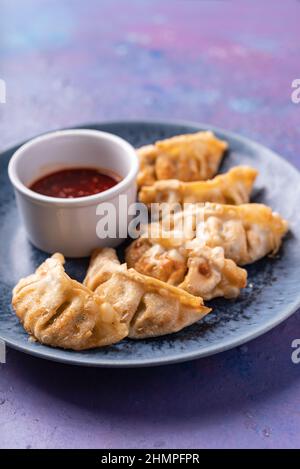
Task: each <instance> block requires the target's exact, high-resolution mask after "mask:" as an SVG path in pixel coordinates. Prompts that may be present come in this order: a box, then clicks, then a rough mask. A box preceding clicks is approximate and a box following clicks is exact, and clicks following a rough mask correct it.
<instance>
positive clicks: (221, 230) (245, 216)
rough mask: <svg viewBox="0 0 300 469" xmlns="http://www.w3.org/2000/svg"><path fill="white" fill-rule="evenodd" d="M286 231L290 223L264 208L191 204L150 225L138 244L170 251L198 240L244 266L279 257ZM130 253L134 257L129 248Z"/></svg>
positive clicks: (261, 206) (261, 205) (258, 206)
mask: <svg viewBox="0 0 300 469" xmlns="http://www.w3.org/2000/svg"><path fill="white" fill-rule="evenodd" d="M287 230H288V223H287V221H286V220H284V219H283V218H281V217H280V215H278V213H275V212H272V210H271V208H270V207H267V206H266V205H263V204H242V205H222V204H213V203H205V204H190V205H189V207H188V208H187V209H186V210H182V211H180V212H177V213H175V214H173V215H172V214H171V216H170V217H169V218H167V217H166V218H163V219H162V220H161V221H160V222H156V223H152V224H150V225H147V226H146V232H145V233H144V234H143V235H142V237H141V238H140V239H139V240H138V243H139V245H140V246H141V245H142V244H143V242H146V243H150V244H159V245H161V246H163V247H166V248H168V249H170V248H172V247H178V246H183V245H184V244H185V242H186V241H189V240H193V239H195V238H197V239H198V240H200V241H201V243H202V244H203V245H207V246H210V247H216V246H220V247H223V249H224V253H225V257H226V258H228V259H232V260H233V261H235V262H236V263H237V264H238V265H245V264H250V263H252V262H255V261H257V260H258V259H261V258H262V257H264V256H266V255H267V254H276V252H277V251H278V249H279V248H280V245H281V242H282V238H283V236H284V235H285V234H286V232H287ZM144 238H145V239H146V241H143V239H144ZM135 242H136V241H135ZM139 249H141V247H140V248H139ZM128 252H129V255H131V254H130V248H129V250H128Z"/></svg>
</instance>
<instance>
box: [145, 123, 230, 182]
mask: <svg viewBox="0 0 300 469" xmlns="http://www.w3.org/2000/svg"><path fill="white" fill-rule="evenodd" d="M227 147H228V145H227V143H226V142H224V141H223V140H219V139H218V138H216V137H215V135H214V134H213V133H212V132H210V131H207V132H196V133H194V134H183V135H177V136H175V137H171V138H167V139H165V140H160V141H157V142H155V144H153V145H145V146H143V147H141V148H139V149H138V150H137V153H138V156H139V159H140V172H139V174H138V178H137V183H138V186H139V187H141V186H145V185H147V186H148V185H152V184H153V183H154V182H155V181H157V180H162V179H179V180H180V181H199V180H204V179H209V178H211V177H213V176H214V175H215V174H216V172H217V170H218V168H219V165H220V163H221V160H222V157H223V154H224V152H225V150H226V149H227Z"/></svg>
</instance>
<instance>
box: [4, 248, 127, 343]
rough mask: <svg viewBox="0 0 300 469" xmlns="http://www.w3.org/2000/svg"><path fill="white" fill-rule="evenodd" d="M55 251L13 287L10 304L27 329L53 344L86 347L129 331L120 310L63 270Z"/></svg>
mask: <svg viewBox="0 0 300 469" xmlns="http://www.w3.org/2000/svg"><path fill="white" fill-rule="evenodd" d="M63 264H64V257H63V256H62V255H61V254H54V255H53V256H52V257H51V258H49V259H47V260H46V261H45V262H43V264H41V266H40V267H38V269H37V270H36V272H35V273H34V274H32V275H29V276H28V277H26V278H24V279H21V280H20V281H19V283H18V284H17V285H16V287H15V288H14V290H13V298H12V305H13V308H14V309H15V311H16V314H17V316H18V317H19V319H20V321H21V322H22V324H23V326H24V328H25V329H26V331H27V332H28V333H29V334H31V336H33V337H34V338H36V339H37V340H38V341H39V342H41V343H43V344H47V345H51V346H53V347H62V348H67V349H73V350H85V349H89V348H93V347H102V346H104V345H109V344H114V343H116V342H119V341H120V340H122V339H123V338H124V337H126V336H127V334H128V328H127V325H126V324H124V323H122V322H121V319H120V316H119V313H118V312H117V311H116V310H115V309H114V308H113V307H112V306H111V305H110V304H109V303H108V302H107V301H106V300H105V298H103V297H101V296H98V295H94V294H93V293H92V292H91V291H90V290H89V289H88V288H86V287H85V286H83V285H82V284H81V283H79V282H77V281H76V280H72V279H71V278H70V277H69V276H68V275H67V274H66V273H65V271H64V268H63Z"/></svg>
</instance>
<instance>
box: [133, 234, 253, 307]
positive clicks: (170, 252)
mask: <svg viewBox="0 0 300 469" xmlns="http://www.w3.org/2000/svg"><path fill="white" fill-rule="evenodd" d="M188 244H189V243H185V244H184V245H182V246H179V247H174V248H170V249H168V248H164V247H162V246H161V245H159V244H153V245H152V244H151V243H150V242H149V241H148V240H147V239H146V238H140V239H138V240H136V241H135V242H133V243H132V245H131V246H130V247H129V248H128V250H127V253H126V254H127V255H126V261H127V263H128V265H129V266H130V267H134V268H135V269H136V270H138V271H139V272H141V273H143V274H145V275H150V276H152V277H155V278H158V279H160V280H163V281H164V282H168V283H170V284H171V285H176V286H178V287H179V288H182V289H184V290H186V291H188V292H189V293H191V294H192V295H196V296H200V297H202V298H203V299H204V300H211V299H212V298H216V297H218V296H223V297H225V298H236V297H237V296H238V295H239V293H240V290H241V288H244V287H246V284H247V272H246V270H245V269H242V268H240V267H238V266H237V265H236V264H235V262H233V261H232V260H231V259H226V258H225V256H224V250H223V248H221V247H215V248H210V247H208V246H202V245H201V244H200V243H198V244H197V243H195V242H191V245H190V246H189V245H188Z"/></svg>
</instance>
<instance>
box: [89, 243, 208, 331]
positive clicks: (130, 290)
mask: <svg viewBox="0 0 300 469" xmlns="http://www.w3.org/2000/svg"><path fill="white" fill-rule="evenodd" d="M84 284H85V285H86V286H87V287H88V288H89V289H91V290H93V291H94V292H95V294H97V295H100V296H104V297H105V298H106V299H107V301H108V302H109V303H110V304H111V305H112V306H113V308H114V309H115V310H116V311H118V313H119V315H120V317H121V321H122V322H125V323H126V324H128V329H129V332H128V336H129V337H130V338H134V339H141V338H147V337H155V336H160V335H164V334H170V333H172V332H177V331H179V330H181V329H182V328H184V327H186V326H188V325H190V324H192V323H194V322H196V321H199V319H201V318H202V317H203V316H205V315H206V314H207V313H209V311H210V309H209V308H206V307H205V306H204V305H203V300H202V298H199V297H195V296H192V295H190V294H189V293H186V292H185V291H183V290H181V289H179V288H176V287H174V286H171V285H168V284H166V283H164V282H161V281H160V280H157V279H155V278H151V277H147V276H145V275H142V274H140V273H139V272H137V271H136V270H134V269H128V270H127V267H126V264H123V265H120V264H119V263H118V260H117V257H116V255H115V251H114V250H113V249H111V248H104V249H99V250H96V251H95V252H94V254H93V256H92V258H91V262H90V266H89V269H88V272H87V276H86V278H85V280H84Z"/></svg>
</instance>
